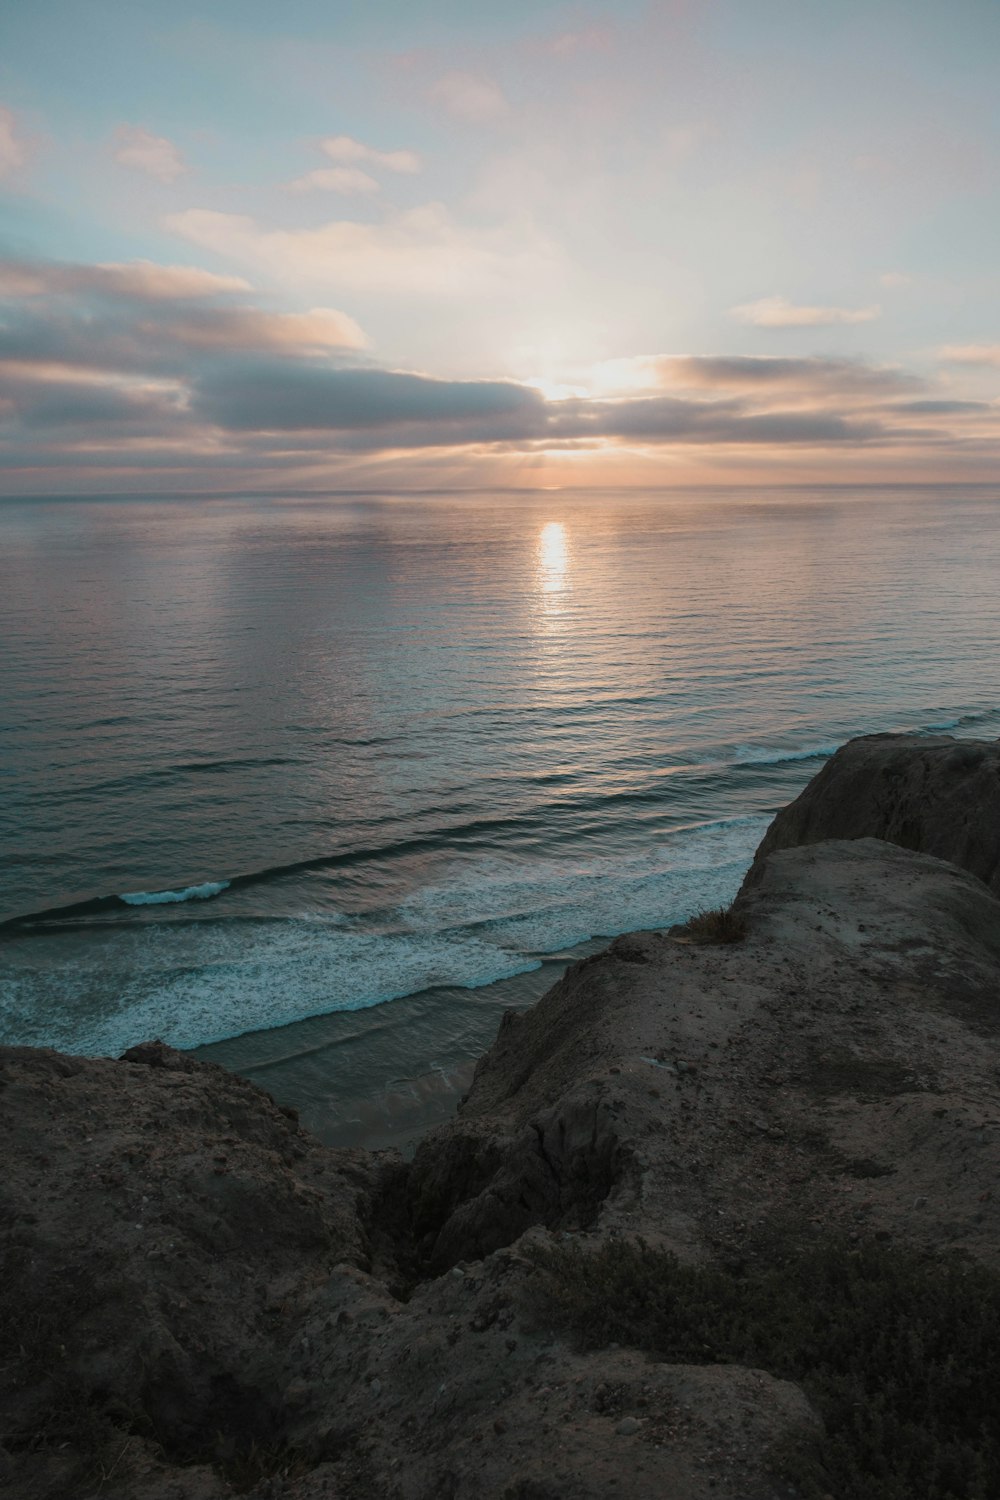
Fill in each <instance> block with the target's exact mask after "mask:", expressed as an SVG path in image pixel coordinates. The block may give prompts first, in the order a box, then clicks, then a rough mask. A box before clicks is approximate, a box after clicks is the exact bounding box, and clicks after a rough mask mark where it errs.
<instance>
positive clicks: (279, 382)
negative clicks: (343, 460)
mask: <svg viewBox="0 0 1000 1500" xmlns="http://www.w3.org/2000/svg"><path fill="white" fill-rule="evenodd" d="M195 395H196V405H197V409H198V411H199V412H200V413H201V414H202V415H203V416H204V417H205V418H206V419H207V420H208V421H210V422H213V423H215V424H217V425H218V426H220V427H226V428H229V429H238V430H243V431H247V430H249V431H253V430H263V431H301V430H307V429H318V428H325V429H329V430H331V431H343V430H351V429H354V430H356V429H359V428H360V429H366V428H375V427H389V426H393V425H399V424H433V425H435V426H451V425H457V426H459V427H461V426H464V425H466V424H468V423H470V422H481V421H482V419H484V418H497V417H500V418H514V419H515V427H516V429H517V431H518V432H520V433H522V434H526V433H527V432H528V431H529V430H531V431H534V432H536V433H540V431H541V416H542V412H543V409H544V403H543V401H542V398H541V397H540V396H539V395H538V393H537V392H536V391H534V390H532V389H530V388H529V387H527V386H522V385H515V384H514V383H513V382H508V381H499V380H475V381H473V380H468V381H456V380H432V379H430V378H429V377H427V376H423V375H411V374H405V373H398V372H396V371H392V370H370V369H368V370H357V369H355V370H343V369H330V368H328V367H322V366H317V367H311V366H308V365H305V364H298V365H294V366H291V367H289V366H288V365H279V364H276V363H266V364H265V363H260V364H257V365H251V366H249V367H246V366H243V367H241V368H240V369H238V370H233V369H229V368H222V369H216V370H214V371H211V372H209V373H208V374H206V375H204V376H202V377H199V379H198V380H197V381H196V382H195ZM452 440H453V441H454V436H453V438H452Z"/></svg>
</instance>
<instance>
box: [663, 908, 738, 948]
mask: <svg viewBox="0 0 1000 1500" xmlns="http://www.w3.org/2000/svg"><path fill="white" fill-rule="evenodd" d="M679 931H680V933H681V934H683V936H684V937H688V938H690V939H691V941H692V942H693V943H741V942H742V941H743V939H744V938H745V937H746V935H747V923H746V918H745V917H744V916H742V915H741V914H740V913H739V912H736V911H734V910H733V908H732V907H731V906H717V907H716V908H715V909H714V910H713V911H700V912H697V913H696V914H695V915H694V916H693V917H691V918H690V920H689V921H687V922H685V923H684V925H683V926H682V927H681V928H680V929H679Z"/></svg>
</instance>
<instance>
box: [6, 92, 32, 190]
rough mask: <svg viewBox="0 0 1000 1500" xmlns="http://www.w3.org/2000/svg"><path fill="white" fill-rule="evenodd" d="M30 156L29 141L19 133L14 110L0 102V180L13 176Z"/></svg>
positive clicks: (24, 165)
mask: <svg viewBox="0 0 1000 1500" xmlns="http://www.w3.org/2000/svg"><path fill="white" fill-rule="evenodd" d="M30 156H31V142H30V140H29V138H28V137H27V136H26V135H22V134H21V131H20V128H19V126H18V122H17V119H16V117H15V115H14V111H13V110H12V109H8V108H7V107H6V105H3V104H0V182H4V181H6V180H8V179H10V178H12V177H15V176H16V175H17V173H18V172H20V171H21V169H22V167H26V166H27V164H28V160H29V158H30Z"/></svg>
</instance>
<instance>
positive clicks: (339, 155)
mask: <svg viewBox="0 0 1000 1500" xmlns="http://www.w3.org/2000/svg"><path fill="white" fill-rule="evenodd" d="M319 144H320V150H321V151H324V152H325V153H326V155H327V156H328V157H329V158H330V160H331V161H333V162H337V163H347V164H348V165H354V164H356V163H358V162H366V163H367V164H368V165H369V166H371V167H382V168H383V169H384V170H385V171H386V172H403V173H407V174H412V173H414V172H419V171H420V157H419V156H418V155H417V153H416V152H415V151H379V150H377V149H376V148H375V147H374V146H365V145H364V144H363V143H362V142H361V141H356V140H355V139H354V137H353V136H350V135H330V136H327V137H326V138H325V140H322V141H320V143H319Z"/></svg>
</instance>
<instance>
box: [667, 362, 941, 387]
mask: <svg viewBox="0 0 1000 1500" xmlns="http://www.w3.org/2000/svg"><path fill="white" fill-rule="evenodd" d="M656 369H657V373H658V374H659V376H660V378H661V379H662V380H663V382H664V384H666V385H678V386H684V387H688V388H699V387H700V388H703V389H717V388H722V389H727V390H747V391H760V390H763V389H767V388H782V387H790V388H793V389H794V390H796V391H797V392H807V391H808V392H812V391H823V392H826V391H829V392H838V393H844V394H847V393H851V392H856V393H858V394H859V395H891V394H893V393H894V392H904V391H911V390H914V389H917V388H920V387H921V386H923V385H924V382H923V381H922V380H920V379H919V378H918V377H917V376H915V375H909V374H906V373H905V372H904V371H902V370H896V369H892V368H891V367H887V366H884V365H867V364H863V363H862V362H861V361H860V360H856V359H830V358H823V357H822V356H819V355H812V356H806V357H804V358H784V357H781V356H771V355H766V354H762V355H757V354H743V355H689V356H686V357H681V358H675V359H669V358H664V359H660V360H658V361H657V362H656Z"/></svg>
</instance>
